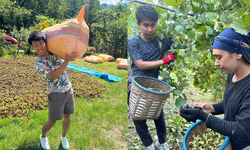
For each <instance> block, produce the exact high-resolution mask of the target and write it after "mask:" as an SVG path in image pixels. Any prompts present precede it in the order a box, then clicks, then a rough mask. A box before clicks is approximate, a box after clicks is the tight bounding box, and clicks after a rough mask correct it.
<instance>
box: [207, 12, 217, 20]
mask: <svg viewBox="0 0 250 150" xmlns="http://www.w3.org/2000/svg"><path fill="white" fill-rule="evenodd" d="M216 17H217V15H216V13H208V14H207V19H208V20H214V19H216Z"/></svg>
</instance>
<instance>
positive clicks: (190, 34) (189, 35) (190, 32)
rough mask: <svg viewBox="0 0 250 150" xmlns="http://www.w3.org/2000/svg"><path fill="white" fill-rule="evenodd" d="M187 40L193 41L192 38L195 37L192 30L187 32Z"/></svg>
mask: <svg viewBox="0 0 250 150" xmlns="http://www.w3.org/2000/svg"><path fill="white" fill-rule="evenodd" d="M187 35H188V38H189V39H193V38H194V36H195V32H194V31H193V30H189V32H188V34H187Z"/></svg>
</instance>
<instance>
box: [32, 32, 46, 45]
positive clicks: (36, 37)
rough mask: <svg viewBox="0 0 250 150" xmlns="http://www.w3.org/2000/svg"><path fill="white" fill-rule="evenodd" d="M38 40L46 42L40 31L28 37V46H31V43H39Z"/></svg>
mask: <svg viewBox="0 0 250 150" xmlns="http://www.w3.org/2000/svg"><path fill="white" fill-rule="evenodd" d="M40 40H43V41H44V42H46V35H45V34H44V33H43V32H41V31H33V32H32V33H31V34H30V35H29V37H28V42H29V44H30V45H32V41H40Z"/></svg>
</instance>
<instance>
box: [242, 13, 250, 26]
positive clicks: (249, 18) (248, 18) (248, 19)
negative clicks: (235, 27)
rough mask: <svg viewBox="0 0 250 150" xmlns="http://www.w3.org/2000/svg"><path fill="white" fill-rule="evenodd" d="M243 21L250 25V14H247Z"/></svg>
mask: <svg viewBox="0 0 250 150" xmlns="http://www.w3.org/2000/svg"><path fill="white" fill-rule="evenodd" d="M243 23H244V24H245V25H250V15H247V16H246V17H245V18H244V20H243Z"/></svg>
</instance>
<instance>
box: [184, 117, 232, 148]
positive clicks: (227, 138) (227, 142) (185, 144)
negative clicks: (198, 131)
mask: <svg viewBox="0 0 250 150" xmlns="http://www.w3.org/2000/svg"><path fill="white" fill-rule="evenodd" d="M202 122H203V121H201V120H199V121H197V122H196V123H194V124H192V125H191V127H190V128H189V129H188V130H187V132H186V134H185V136H184V138H183V143H182V145H183V149H184V150H188V148H187V143H186V141H187V138H188V136H189V134H190V132H191V131H192V130H193V129H194V128H195V127H196V126H197V125H199V124H201V123H202ZM229 141H230V138H229V137H227V136H226V138H225V140H224V142H223V144H222V145H221V146H220V147H219V149H218V150H224V149H225V148H226V147H227V146H228V144H229Z"/></svg>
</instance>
